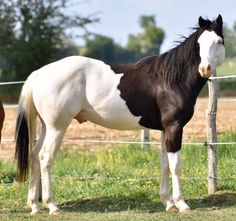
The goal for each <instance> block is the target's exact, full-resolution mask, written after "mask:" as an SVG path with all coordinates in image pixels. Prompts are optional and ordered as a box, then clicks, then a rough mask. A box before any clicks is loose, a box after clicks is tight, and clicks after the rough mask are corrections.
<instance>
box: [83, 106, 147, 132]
mask: <svg viewBox="0 0 236 221" xmlns="http://www.w3.org/2000/svg"><path fill="white" fill-rule="evenodd" d="M119 110H120V112H119ZM119 110H117V111H116V110H115V109H113V110H112V111H110V110H109V109H104V110H95V109H87V110H82V111H81V112H80V113H79V115H80V117H81V118H82V119H86V120H88V121H90V122H92V123H95V124H98V125H100V126H103V127H107V128H111V129H117V130H137V129H143V127H142V126H141V125H140V124H139V120H140V117H136V116H134V115H132V114H131V113H127V112H124V110H121V109H119Z"/></svg>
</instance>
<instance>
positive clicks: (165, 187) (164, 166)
mask: <svg viewBox="0 0 236 221" xmlns="http://www.w3.org/2000/svg"><path fill="white" fill-rule="evenodd" d="M169 172H170V170H169V162H168V157H167V151H166V145H165V134H164V132H161V184H160V200H161V202H162V203H163V204H164V206H165V207H166V211H170V212H171V211H176V209H177V208H176V207H175V204H174V201H173V199H172V198H171V197H170V196H169Z"/></svg>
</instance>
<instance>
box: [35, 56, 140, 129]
mask: <svg viewBox="0 0 236 221" xmlns="http://www.w3.org/2000/svg"><path fill="white" fill-rule="evenodd" d="M32 76H34V77H32ZM32 76H31V78H33V79H34V83H33V99H34V103H35V107H36V109H37V111H38V113H39V114H40V116H41V117H42V118H43V119H44V121H47V122H48V123H49V124H53V125H65V127H66V126H68V125H69V123H70V122H71V120H72V119H73V118H75V117H77V118H78V119H83V120H81V121H86V120H88V121H91V122H94V123H96V124H99V125H101V126H105V127H109V128H115V129H136V128H137V127H139V126H140V125H139V124H138V122H139V119H140V117H135V116H133V115H132V114H131V113H130V111H129V109H128V108H127V105H126V103H125V101H124V100H123V99H122V98H121V96H120V91H119V90H118V85H119V83H120V79H121V77H122V74H116V73H114V72H113V70H112V69H111V67H110V66H109V65H107V64H105V63H104V62H102V61H99V60H96V59H91V58H87V57H81V56H72V57H67V58H64V59H62V60H59V61H56V62H53V63H51V64H48V65H46V66H44V67H42V68H40V69H38V70H37V71H35V72H34V73H32Z"/></svg>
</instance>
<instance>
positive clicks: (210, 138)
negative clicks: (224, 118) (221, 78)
mask: <svg viewBox="0 0 236 221" xmlns="http://www.w3.org/2000/svg"><path fill="white" fill-rule="evenodd" d="M212 76H213V77H215V76H216V72H214V73H213V74H212ZM208 91H209V101H208V108H207V111H206V121H207V122H206V123H207V142H208V194H213V193H215V192H216V191H217V144H215V143H216V142H217V131H216V113H217V101H218V82H217V79H212V80H209V81H208Z"/></svg>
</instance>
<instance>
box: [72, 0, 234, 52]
mask: <svg viewBox="0 0 236 221" xmlns="http://www.w3.org/2000/svg"><path fill="white" fill-rule="evenodd" d="M72 1H74V7H72V8H71V9H70V10H72V11H73V12H74V13H76V11H77V10H78V11H79V13H80V14H81V13H82V14H83V15H91V14H94V13H95V14H96V16H97V17H98V18H100V22H99V23H97V24H93V25H90V26H89V27H88V29H89V31H92V32H95V33H98V34H102V35H105V36H109V37H112V38H113V39H114V40H115V42H116V43H119V44H121V45H123V46H124V45H125V44H126V43H127V39H128V35H129V34H137V33H139V32H141V29H140V27H139V23H138V21H139V17H140V16H141V15H155V18H156V23H157V26H158V27H161V28H163V29H164V31H165V34H166V37H165V40H164V42H163V44H162V47H161V52H164V51H166V50H168V49H170V48H172V47H174V46H175V41H177V40H179V38H180V36H182V35H184V36H186V37H187V36H189V34H190V33H191V28H192V27H195V26H196V24H197V22H198V18H199V16H202V17H203V18H209V19H210V20H212V19H214V18H216V17H217V16H218V14H221V15H222V17H223V20H224V24H225V25H227V26H228V27H229V28H232V26H233V24H234V22H235V21H236V0H72Z"/></svg>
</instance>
